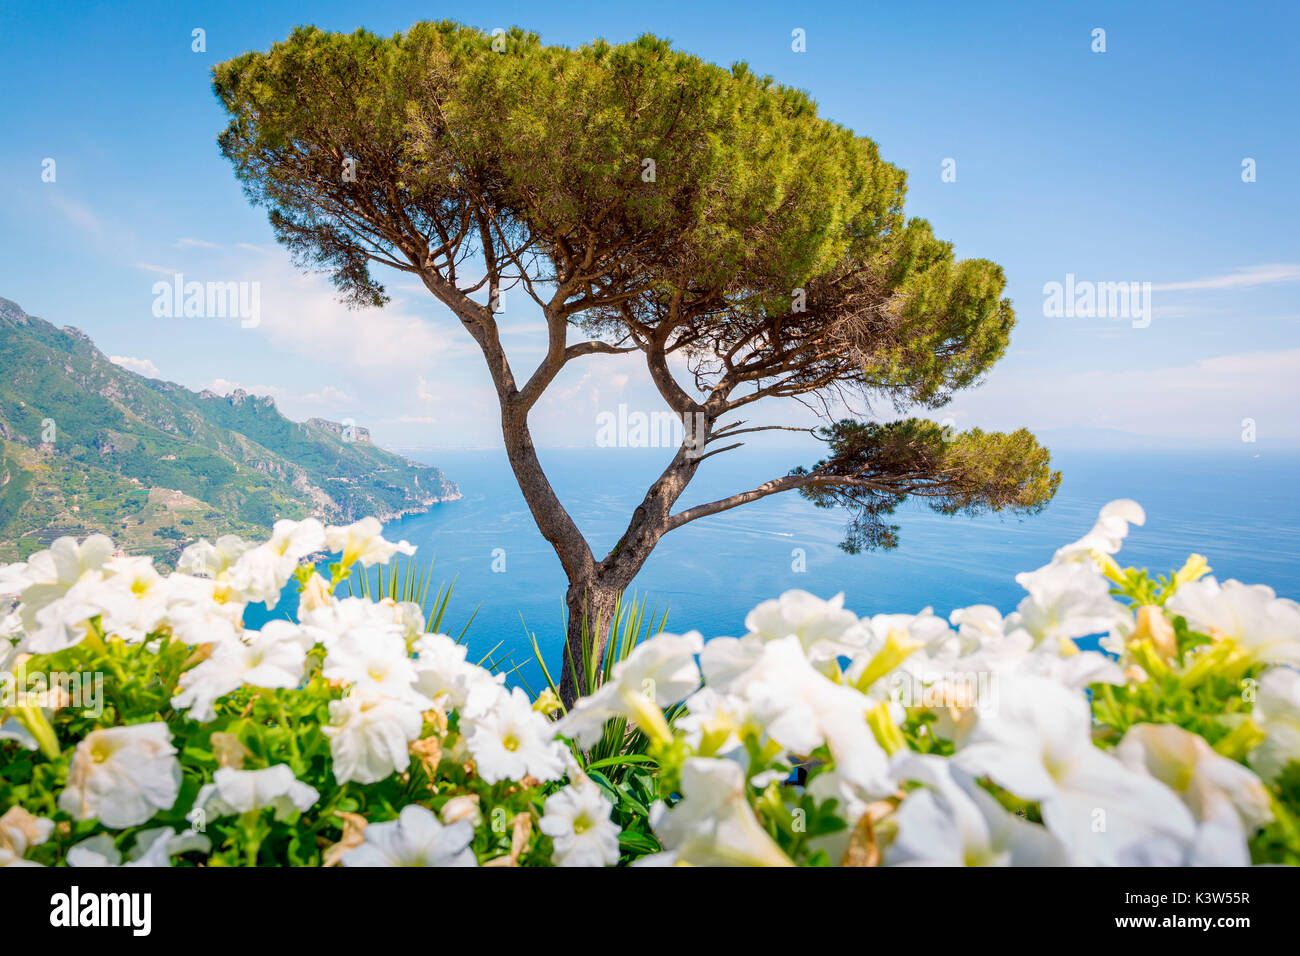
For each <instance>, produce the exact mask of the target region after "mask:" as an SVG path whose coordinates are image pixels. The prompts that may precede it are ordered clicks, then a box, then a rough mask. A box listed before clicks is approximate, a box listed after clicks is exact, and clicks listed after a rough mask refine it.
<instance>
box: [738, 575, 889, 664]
mask: <svg viewBox="0 0 1300 956" xmlns="http://www.w3.org/2000/svg"><path fill="white" fill-rule="evenodd" d="M745 627H746V628H748V629H749V634H747V635H746V637H749V636H753V637H757V638H759V639H760V640H762V641H775V640H779V639H780V638H783V637H786V636H788V635H790V634H794V635H795V636H796V637H798V638H799V643H800V644H801V645H803V649H804V652H805V653H806V654H807V655H808V659H809V660H810V661H812V662H813V664H815V665H819V664H826V663H829V662H833V661H835V660H836V658H839V657H852V656H853V655H854V654H856V653H857V652H858V651H859V650H860V649H861V648H862V647H864V646H865V645H866V643H867V639H868V637H869V636H870V633H869V631H868V630H867V629H866V628H865V627H864V626H863V625H862V624H861V622H859V621H858V616H857V615H856V614H854V613H853V612H852V611H846V610H845V609H844V595H843V594H837V595H835V597H833V598H831V599H830V600H829V601H823V600H822V599H821V598H819V597H817V596H816V595H814V594H809V593H808V592H807V591H786V592H785V593H784V594H782V595H781V596H780V597H779V598H777V599H776V600H775V601H764V602H763V603H762V604H760V605H759V606H758V607H756V608H754V610H752V611H750V612H749V614H748V615H746V617H745Z"/></svg>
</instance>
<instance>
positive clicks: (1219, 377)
mask: <svg viewBox="0 0 1300 956" xmlns="http://www.w3.org/2000/svg"><path fill="white" fill-rule="evenodd" d="M1297 399H1300V348H1297V349H1284V350H1279V351H1274V352H1244V353H1239V354H1233V355H1220V356H1215V357H1212V358H1205V359H1200V360H1198V361H1195V362H1191V363H1189V364H1186V365H1177V366H1168V367H1164V368H1147V369H1138V370H1133V369H1098V370H1094V371H1088V372H1076V373H1074V374H1068V373H1061V372H1045V373H1042V374H1030V375H1018V376H996V375H995V376H994V377H993V379H991V380H990V381H989V382H988V383H987V384H985V385H983V386H981V387H980V388H979V389H977V390H974V391H972V392H969V393H966V394H965V395H963V396H961V397H959V398H958V399H956V400H955V401H954V403H953V407H954V409H957V410H960V411H962V412H964V413H966V414H967V415H969V416H970V418H971V419H972V420H973V421H975V422H977V423H979V424H981V425H984V426H986V427H993V428H1003V429H1005V428H1018V427H1020V426H1025V427H1028V428H1031V429H1047V428H1110V429H1117V430H1120V431H1125V432H1131V433H1136V434H1145V435H1154V436H1160V437H1162V438H1166V439H1179V440H1200V441H1216V440H1231V439H1233V438H1234V437H1235V436H1239V433H1240V429H1241V421H1242V419H1244V418H1252V419H1254V420H1255V421H1256V422H1257V424H1258V428H1259V434H1260V436H1261V439H1262V438H1263V437H1265V436H1267V437H1270V438H1277V439H1283V440H1287V441H1293V440H1296V439H1300V423H1297V419H1296V416H1295V414H1294V409H1295V406H1296V402H1297ZM943 414H951V413H950V412H948V410H946V409H945V410H943ZM963 417H964V416H963Z"/></svg>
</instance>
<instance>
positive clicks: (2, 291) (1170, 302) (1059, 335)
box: [0, 2, 1300, 453]
mask: <svg viewBox="0 0 1300 956" xmlns="http://www.w3.org/2000/svg"><path fill="white" fill-rule="evenodd" d="M443 17H447V18H452V19H459V20H462V21H465V22H468V23H471V24H473V25H475V26H479V27H482V28H485V29H489V30H490V29H492V28H494V27H498V26H501V27H506V26H511V25H520V26H523V27H526V28H528V29H532V30H535V31H537V32H539V33H540V34H541V35H542V37H543V39H544V40H545V41H548V42H553V43H562V44H565V45H570V46H575V45H580V44H582V43H585V42H587V41H589V40H591V39H593V38H595V37H598V36H603V37H605V38H607V39H609V40H612V41H624V40H630V39H632V38H634V37H635V36H636V35H638V34H639V33H642V32H645V31H651V32H654V33H657V34H659V35H661V36H666V37H668V38H670V39H672V40H673V41H674V43H675V44H676V45H677V46H679V47H681V48H683V49H686V50H689V51H691V52H693V53H695V54H698V55H700V56H702V57H704V58H706V59H709V60H712V61H714V62H718V63H723V64H726V63H730V62H733V61H735V60H746V61H748V62H749V63H750V65H751V66H752V67H753V68H754V69H756V70H757V71H760V72H765V73H770V74H771V75H773V76H774V77H775V78H776V79H777V80H779V81H780V82H782V83H786V84H789V85H792V86H797V87H801V88H803V89H806V90H808V91H809V92H810V93H811V94H812V95H813V97H814V98H815V99H816V100H817V102H818V104H819V107H820V109H821V112H822V114H823V115H824V116H827V117H829V118H831V119H834V120H836V121H838V122H840V123H843V124H845V125H847V126H849V127H851V128H853V129H854V130H856V131H857V132H858V133H860V134H862V135H867V136H870V137H872V138H873V139H875V140H876V141H877V142H878V143H879V144H880V147H881V151H882V154H883V155H884V157H885V158H886V159H888V160H889V161H891V162H893V163H894V164H896V165H898V166H901V167H902V168H904V169H906V170H907V171H908V173H909V177H910V179H909V182H910V187H909V198H908V206H907V208H908V211H909V213H910V214H912V215H916V216H922V217H925V218H927V219H929V220H930V221H931V222H932V223H933V224H934V226H935V230H936V232H937V233H938V234H939V235H940V236H943V237H944V238H947V239H950V240H952V241H953V242H954V243H955V244H956V249H957V252H958V254H959V255H961V256H979V257H986V258H991V259H994V260H995V261H997V262H999V263H1001V264H1002V265H1003V267H1004V268H1005V269H1006V272H1007V275H1008V279H1009V288H1008V293H1009V295H1010V296H1011V297H1012V299H1013V300H1014V302H1015V305H1016V308H1017V312H1018V314H1019V317H1020V321H1019V324H1018V326H1017V329H1016V331H1015V333H1014V335H1013V338H1012V343H1011V347H1010V350H1009V353H1008V355H1007V356H1006V358H1005V359H1004V360H1003V361H1002V362H1001V363H1000V364H999V365H998V366H997V368H996V369H995V370H994V371H993V373H992V374H991V375H990V376H989V378H988V380H987V382H986V383H985V384H984V385H983V386H981V387H980V388H979V389H976V390H972V391H970V392H967V393H964V394H962V395H960V396H958V397H957V398H956V400H955V401H954V402H953V403H952V405H951V406H950V407H949V408H948V409H945V410H943V411H941V412H938V413H935V414H934V417H936V418H945V417H951V418H952V419H953V421H955V422H956V423H957V424H958V425H959V426H961V427H967V426H969V425H982V426H985V427H994V428H1013V427H1018V426H1020V425H1026V426H1029V427H1031V428H1034V429H1035V430H1038V431H1041V432H1043V433H1044V435H1045V436H1047V437H1048V438H1049V439H1052V438H1053V437H1054V438H1055V440H1058V441H1060V442H1064V443H1087V442H1089V441H1100V442H1111V441H1114V442H1116V443H1120V442H1128V443H1132V444H1147V443H1149V444H1160V445H1171V444H1172V445H1224V446H1227V445H1231V446H1233V447H1236V448H1241V447H1243V445H1242V443H1241V441H1240V437H1241V431H1242V427H1241V422H1242V420H1243V419H1246V418H1250V419H1253V420H1254V421H1255V423H1256V434H1257V438H1258V441H1257V443H1256V444H1255V445H1252V446H1250V449H1249V450H1250V451H1251V453H1254V452H1255V451H1257V450H1259V449H1263V448H1267V447H1271V446H1277V445H1294V444H1296V443H1300V417H1298V416H1297V415H1296V412H1295V409H1296V408H1297V398H1300V384H1298V383H1300V230H1297V228H1296V222H1297V221H1298V220H1300V187H1298V185H1297V183H1298V182H1300V122H1297V119H1298V118H1300V117H1298V116H1297V113H1298V112H1300V111H1298V109H1297V106H1296V91H1297V90H1298V89H1300V75H1298V74H1300V69H1298V68H1297V57H1296V54H1295V53H1294V37H1295V35H1296V32H1297V29H1298V28H1300V13H1297V7H1296V5H1295V4H1283V3H1279V4H1266V3H1261V4H1252V5H1249V6H1242V5H1240V4H1229V3H1224V4H1198V3H1185V2H1179V3H1142V4H1131V3H1116V4H1106V3H1090V4H1086V5H1084V4H1078V5H1075V4H1061V3H1052V4H1041V3H1028V2H1026V3H1018V4H1010V3H1003V4H966V3H948V4H941V3H915V4H896V3H891V4H878V3H861V2H860V3H852V4H815V3H806V4H763V3H758V4H755V3H734V4H711V3H701V2H693V3H680V4H677V3H666V2H656V3H643V2H642V3H616V2H608V3H600V4H569V3H547V4H536V3H530V4H506V3H491V2H486V3H485V2H476V3H474V4H472V5H471V4H464V3H460V4H448V3H430V2H423V3H390V2H374V3H367V4H358V3H355V2H346V3H335V2H313V3H277V2H261V3H210V4H186V3H157V4H148V3H121V4H110V3H103V4H96V3H61V4H43V3H22V4H18V3H9V4H6V5H5V6H4V7H3V8H2V9H0V116H3V117H4V135H3V137H0V184H2V185H0V189H2V190H3V193H2V194H0V199H2V201H0V296H4V297H6V298H10V299H13V300H15V301H17V302H18V303H19V304H20V305H22V306H23V307H24V308H25V309H26V310H27V311H28V312H31V313H32V314H35V315H40V316H43V317H45V318H47V319H48V320H50V321H52V322H54V323H55V324H58V325H76V326H79V327H80V328H82V329H84V330H85V331H87V332H88V333H89V334H90V335H91V336H92V337H93V338H94V339H95V341H96V342H97V343H98V344H99V345H100V347H101V348H102V349H103V350H104V351H105V352H107V353H108V354H110V355H113V356H118V357H120V358H121V360H122V361H123V362H124V363H126V364H128V366H129V367H132V368H135V369H137V370H143V371H145V372H146V373H148V374H153V375H157V376H161V377H163V378H167V379H169V380H172V381H177V382H180V383H182V384H184V385H186V386H189V387H191V388H199V387H204V386H209V387H215V388H217V389H229V388H232V387H235V386H236V385H239V386H242V387H245V388H248V389H250V390H255V391H262V392H265V393H268V394H272V395H273V396H274V397H275V398H276V400H277V401H278V403H279V404H280V407H281V408H282V409H283V410H284V411H285V412H286V413H287V414H289V415H290V416H291V417H295V418H306V417H309V416H313V415H321V416H325V417H329V418H333V419H335V420H343V419H352V420H354V421H356V422H357V423H358V424H361V425H366V426H369V427H370V428H371V430H372V432H373V433H374V435H375V437H376V439H377V440H378V441H380V442H381V443H383V444H387V445H389V446H393V447H413V446H432V447H438V446H480V445H495V444H498V443H499V440H498V432H497V425H496V411H495V407H494V401H493V398H492V396H491V393H490V389H489V384H488V380H487V376H486V373H485V372H484V371H483V370H482V369H481V367H480V366H481V362H480V361H479V360H478V358H477V353H476V352H475V351H474V350H473V348H472V344H471V342H470V340H469V338H468V336H467V335H466V334H465V333H464V331H463V330H461V329H460V327H459V325H458V324H456V323H455V322H454V321H453V320H452V319H451V317H450V315H449V313H448V312H447V311H446V310H445V309H444V308H442V307H441V306H438V305H437V304H436V303H434V302H433V301H432V300H431V299H430V297H429V296H428V295H427V293H425V292H424V291H423V290H422V289H418V288H415V287H414V286H413V285H412V284H411V283H410V281H409V280H407V279H405V278H404V277H400V276H393V277H392V278H393V280H394V281H393V282H392V284H391V285H390V291H391V292H392V293H393V295H394V301H393V303H392V304H391V305H390V306H389V307H387V308H386V309H384V310H382V311H380V312H370V313H354V312H349V311H347V310H346V309H344V308H343V307H342V306H339V305H337V304H336V303H335V302H334V301H333V298H332V293H331V290H330V288H329V286H328V284H327V283H326V282H325V281H324V280H322V279H320V278H315V277H310V276H302V275H300V274H299V273H297V272H296V270H294V269H293V267H292V266H291V264H290V263H289V260H288V256H287V254H286V253H285V252H284V251H283V250H281V249H279V248H278V247H277V246H276V244H275V242H274V240H273V238H272V236H271V232H270V228H269V226H268V225H267V223H266V218H265V214H264V212H262V211H260V210H256V209H254V208H252V207H250V206H249V205H248V204H247V202H246V201H245V199H244V197H243V195H242V193H241V191H240V187H239V184H238V183H237V181H236V180H235V178H234V176H233V174H232V173H231V170H230V168H229V166H228V164H227V163H226V162H225V160H223V159H222V158H221V156H220V155H219V153H218V151H217V148H216V144H215V139H216V136H217V134H218V132H219V131H220V130H221V129H222V127H223V126H224V120H223V116H222V111H221V110H220V108H219V106H218V104H217V103H216V101H215V99H214V97H213V96H212V93H211V90H210V86H209V71H210V69H211V67H212V66H213V64H215V63H217V62H219V61H221V60H223V59H225V58H227V57H230V56H233V55H235V54H237V53H240V52H242V51H244V50H247V49H255V48H256V49H264V48H266V47H268V46H269V45H270V44H271V43H273V42H274V41H276V40H278V39H282V38H283V37H284V36H286V35H287V34H288V32H289V31H290V29H291V28H292V27H293V26H294V25H295V24H299V23H314V24H316V25H318V26H321V27H324V28H330V29H339V30H351V29H354V28H355V27H357V26H364V27H367V28H369V29H371V30H374V31H376V32H380V33H391V32H395V31H398V30H401V29H404V28H405V27H407V26H409V25H410V24H411V23H412V22H415V21H416V20H419V19H439V18H443ZM195 28H202V29H203V30H204V31H205V32H206V47H207V49H206V51H205V52H202V53H196V52H192V50H191V31H192V30H193V29H195ZM1097 28H1101V29H1104V30H1105V31H1106V32H1105V43H1106V50H1105V52H1104V53H1098V52H1094V51H1093V49H1092V46H1093V44H1094V40H1093V35H1092V34H1093V31H1094V30H1095V29H1097ZM795 29H802V30H804V31H805V33H806V47H807V48H806V52H802V53H797V52H794V51H793V50H792V49H791V36H792V31H793V30H795ZM47 158H51V159H54V160H55V163H56V166H55V170H56V176H55V181H54V182H43V181H42V168H43V167H42V163H43V161H44V160H45V159H47ZM1247 158H1249V159H1253V160H1254V161H1255V168H1256V181H1254V182H1249V183H1247V182H1243V181H1242V163H1243V160H1245V159H1247ZM947 159H952V160H954V161H955V164H956V165H955V169H956V180H955V181H953V182H944V181H943V179H942V177H941V172H942V169H943V164H944V161H945V160H947ZM175 272H182V273H184V274H185V275H186V277H187V278H188V279H197V280H201V281H202V280H212V281H235V280H239V281H257V282H259V283H260V288H261V298H262V303H261V313H262V314H261V323H260V325H259V326H258V327H257V328H251V329H250V328H241V326H240V323H239V321H238V320H235V319H224V320H223V319H212V318H203V319H199V318H192V319H185V318H157V317H155V316H154V315H153V314H152V310H151V307H152V304H153V293H152V286H153V284H154V283H155V282H156V281H159V280H160V279H162V278H165V277H168V276H170V275H171V274H173V273H175ZM1067 274H1072V275H1074V276H1075V277H1076V279H1077V280H1079V281H1093V282H1134V283H1143V282H1149V283H1151V288H1152V291H1151V303H1152V306H1153V308H1152V313H1151V321H1150V324H1149V325H1147V326H1146V327H1141V328H1137V327H1134V324H1133V323H1132V322H1130V321H1129V320H1127V319H1115V318H1108V317H1100V318H1079V317H1074V318H1065V317H1050V316H1047V315H1044V308H1043V303H1044V292H1043V288H1044V285H1045V284H1046V283H1049V282H1053V281H1055V282H1062V283H1063V282H1064V281H1065V279H1066V276H1067ZM506 305H507V312H506V315H505V316H504V317H503V325H504V326H505V341H506V343H507V346H508V348H510V349H511V350H512V355H513V357H514V359H513V360H514V362H515V365H516V367H517V369H528V368H531V365H532V363H533V362H535V360H536V359H537V358H538V357H540V354H541V344H542V341H543V337H542V334H541V326H540V320H539V318H538V316H537V315H536V313H535V312H533V311H531V310H529V309H528V308H526V307H525V306H524V303H523V302H522V301H518V302H513V301H511V300H510V299H508V300H507V303H506ZM620 403H626V404H627V405H628V406H629V407H630V408H632V409H634V410H635V409H645V410H647V411H649V410H653V409H657V408H660V407H661V405H660V404H659V402H658V401H657V398H656V396H655V393H654V392H653V389H652V388H650V386H649V384H648V382H647V380H646V378H645V376H644V373H643V372H642V371H641V370H640V369H639V368H638V367H637V366H636V364H635V362H631V361H626V360H612V359H607V358H594V359H588V360H586V361H585V363H579V364H577V365H575V366H573V367H571V368H570V369H569V370H566V372H565V374H564V376H563V377H562V378H561V379H560V380H559V381H558V382H557V383H556V385H555V386H554V388H553V389H552V394H551V395H550V396H548V398H547V400H546V401H545V402H544V403H543V404H542V405H541V406H539V407H538V409H537V411H536V412H535V413H534V428H535V432H536V434H537V440H538V444H539V445H552V446H566V445H586V446H590V445H593V444H594V443H595V435H596V425H595V419H596V416H597V414H599V413H600V412H601V411H610V410H614V409H615V408H616V407H617V406H618V404H620ZM762 420H767V421H800V420H802V418H801V415H800V413H799V412H797V411H794V410H790V409H783V408H775V409H769V410H767V411H766V412H765V413H764V416H763V418H762ZM1097 430H1118V431H1120V432H1124V433H1127V435H1128V437H1121V436H1107V435H1106V434H1104V433H1102V432H1099V431H1097ZM781 434H782V433H776V434H775V436H774V437H773V438H772V440H774V441H779V440H782V438H781ZM1049 444H1050V441H1049Z"/></svg>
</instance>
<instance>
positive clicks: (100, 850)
mask: <svg viewBox="0 0 1300 956" xmlns="http://www.w3.org/2000/svg"><path fill="white" fill-rule="evenodd" d="M211 848H212V841H211V840H209V839H208V838H207V837H205V836H203V835H202V834H200V833H191V832H189V831H186V832H183V833H177V832H176V831H175V830H174V829H173V828H171V827H155V828H153V829H152V830H141V831H140V832H139V833H137V834H136V837H135V843H134V844H133V845H132V846H131V852H130V854H129V855H128V858H127V860H128V861H127V862H126V863H123V862H122V854H121V853H120V852H119V851H118V849H117V846H116V845H115V844H114V843H113V838H112V837H111V836H109V835H108V834H107V833H97V834H95V835H94V836H93V837H90V838H89V839H86V840H82V841H81V842H80V843H78V844H77V845H76V846H74V847H72V848H71V849H70V850H68V857H67V863H68V866H75V867H105V866H140V867H161V866H171V858H172V857H174V856H180V855H181V854H182V853H190V852H193V851H198V852H200V853H206V852H208V850H210V849H211Z"/></svg>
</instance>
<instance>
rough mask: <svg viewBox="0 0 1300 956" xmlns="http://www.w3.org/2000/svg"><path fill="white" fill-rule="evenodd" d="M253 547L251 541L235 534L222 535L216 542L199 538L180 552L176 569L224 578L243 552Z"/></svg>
mask: <svg viewBox="0 0 1300 956" xmlns="http://www.w3.org/2000/svg"><path fill="white" fill-rule="evenodd" d="M253 547H254V545H253V542H251V541H245V540H244V539H243V538H241V537H239V535H237V534H226V535H222V536H221V537H220V538H218V539H217V543H216V544H212V542H210V541H208V540H207V539H206V538H201V539H199V540H198V541H196V542H194V543H193V544H191V545H188V546H187V547H186V548H185V550H184V551H182V552H181V556H180V560H178V561H177V562H176V570H177V571H178V572H180V573H181V574H192V575H195V576H196V577H205V578H212V579H213V580H220V579H224V578H225V577H227V576H228V574H229V572H230V569H231V568H232V567H234V564H235V562H236V561H238V560H239V559H240V557H241V556H242V555H243V554H244V552H246V551H251V550H252V549H253Z"/></svg>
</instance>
